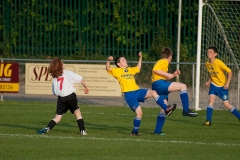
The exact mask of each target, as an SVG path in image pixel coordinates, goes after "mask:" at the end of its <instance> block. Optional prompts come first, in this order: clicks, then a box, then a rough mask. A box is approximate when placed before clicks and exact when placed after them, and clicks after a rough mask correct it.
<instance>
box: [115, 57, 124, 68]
mask: <svg viewBox="0 0 240 160" xmlns="http://www.w3.org/2000/svg"><path fill="white" fill-rule="evenodd" d="M122 57H124V56H123V55H121V56H118V57H116V58H115V59H114V63H115V65H116V66H117V67H118V68H119V66H118V65H117V64H118V63H119V62H120V59H121V58H122Z"/></svg>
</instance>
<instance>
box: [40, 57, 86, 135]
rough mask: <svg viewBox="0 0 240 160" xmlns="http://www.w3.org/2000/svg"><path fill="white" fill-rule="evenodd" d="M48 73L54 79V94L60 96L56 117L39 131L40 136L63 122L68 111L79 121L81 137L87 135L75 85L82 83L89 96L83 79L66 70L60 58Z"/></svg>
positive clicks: (54, 61) (51, 64)
mask: <svg viewBox="0 0 240 160" xmlns="http://www.w3.org/2000/svg"><path fill="white" fill-rule="evenodd" d="M48 72H49V73H50V74H51V76H52V77H53V80H52V92H53V94H54V95H56V96H58V101H57V107H56V116H55V117H54V118H53V119H52V120H51V121H50V122H49V123H48V125H47V127H45V128H43V129H41V130H40V131H38V134H45V133H47V132H48V131H50V130H51V129H52V128H53V127H54V126H55V125H56V124H57V123H58V122H60V121H61V119H62V115H63V114H64V113H66V112H67V111H68V110H70V111H71V113H72V114H74V116H75V117H76V119H77V124H78V127H79V130H80V133H81V135H87V132H86V130H85V126H84V121H83V118H82V114H81V111H80V108H79V106H78V101H77V96H76V94H75V91H76V88H75V87H74V84H77V83H81V84H82V85H83V86H84V93H85V94H88V92H89V90H88V87H87V84H86V83H85V82H84V80H83V77H82V76H80V75H78V74H76V73H74V72H72V71H69V70H64V65H63V63H62V61H61V59H59V58H58V57H55V58H54V59H53V60H52V62H51V63H50V65H49V67H48Z"/></svg>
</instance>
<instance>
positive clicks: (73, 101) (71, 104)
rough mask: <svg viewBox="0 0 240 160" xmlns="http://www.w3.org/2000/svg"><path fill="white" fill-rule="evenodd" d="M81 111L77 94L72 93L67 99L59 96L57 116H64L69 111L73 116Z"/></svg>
mask: <svg viewBox="0 0 240 160" xmlns="http://www.w3.org/2000/svg"><path fill="white" fill-rule="evenodd" d="M77 109H79V106H78V101H77V96H76V94H75V93H72V94H70V95H68V96H66V97H60V96H58V101H57V108H56V114H57V115H63V114H64V113H66V112H67V111H68V110H70V111H71V113H72V114H73V113H74V111H75V110H77Z"/></svg>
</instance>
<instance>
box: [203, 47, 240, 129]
mask: <svg viewBox="0 0 240 160" xmlns="http://www.w3.org/2000/svg"><path fill="white" fill-rule="evenodd" d="M217 54H218V50H217V48H216V47H208V48H207V56H208V61H207V62H206V68H207V70H208V72H209V76H210V78H209V79H208V81H207V82H206V86H208V87H210V89H209V92H208V95H209V103H208V106H207V111H206V122H205V123H203V126H211V122H212V112H213V104H214V101H215V99H216V96H218V97H219V98H221V99H222V101H223V104H224V106H225V107H226V108H227V109H229V111H230V112H231V113H232V114H233V115H234V116H236V117H237V118H238V119H239V120H240V113H239V112H238V111H237V110H236V108H235V107H234V106H232V105H231V104H230V103H229V101H228V87H229V84H230V81H231V78H232V71H231V69H230V68H228V67H227V66H226V65H225V64H224V63H223V62H222V61H221V60H220V59H218V58H216V56H217ZM225 73H227V79H226V76H225Z"/></svg>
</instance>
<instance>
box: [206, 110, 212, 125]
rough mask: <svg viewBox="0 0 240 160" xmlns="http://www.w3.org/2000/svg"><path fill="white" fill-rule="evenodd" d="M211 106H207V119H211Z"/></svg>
mask: <svg viewBox="0 0 240 160" xmlns="http://www.w3.org/2000/svg"><path fill="white" fill-rule="evenodd" d="M212 112H213V106H207V115H206V117H207V121H210V122H211V121H212Z"/></svg>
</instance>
